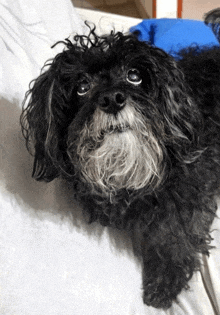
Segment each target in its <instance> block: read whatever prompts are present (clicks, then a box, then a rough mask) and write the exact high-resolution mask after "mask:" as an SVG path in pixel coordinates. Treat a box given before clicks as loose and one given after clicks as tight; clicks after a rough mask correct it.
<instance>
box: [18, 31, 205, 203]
mask: <svg viewBox="0 0 220 315" xmlns="http://www.w3.org/2000/svg"><path fill="white" fill-rule="evenodd" d="M63 43H64V44H65V50H64V51H63V52H62V53H60V54H58V55H57V56H56V57H55V58H54V60H53V61H51V62H50V63H48V64H47V66H46V68H45V69H46V70H45V71H44V72H43V73H42V74H41V75H40V76H39V77H38V78H37V79H36V80H35V81H34V83H33V85H32V87H31V89H30V91H29V92H28V94H27V97H26V101H25V103H26V104H27V106H26V107H25V108H24V111H23V113H22V117H21V122H22V128H23V133H24V136H25V137H26V140H27V143H28V146H29V142H32V144H33V149H34V156H35V162H34V169H33V176H34V177H35V178H36V179H37V180H46V181H51V180H53V179H54V178H56V177H58V176H59V175H61V174H63V175H65V176H66V177H67V178H69V179H70V180H73V181H74V180H76V179H77V181H80V182H81V183H84V184H85V186H86V187H87V189H89V190H90V192H92V193H96V194H99V195H100V194H101V195H103V196H108V197H109V196H111V195H112V194H115V193H117V191H119V190H123V189H126V190H139V189H142V188H146V189H148V190H151V191H152V190H154V189H156V188H157V187H158V186H160V183H161V182H162V181H163V180H164V178H165V177H166V176H167V172H166V168H167V165H168V164H172V163H174V162H173V161H174V160H185V161H187V162H190V159H191V160H192V159H193V158H194V155H193V152H191V151H190V148H191V144H192V142H194V141H196V131H197V130H198V123H199V119H200V118H199V113H198V111H197V108H196V106H195V104H194V103H193V101H192V99H191V98H190V96H189V90H188V87H187V86H186V85H185V83H184V75H183V74H182V72H181V71H180V69H178V66H177V64H176V62H175V60H174V59H173V58H172V57H171V56H169V55H168V54H167V53H165V52H164V51H162V50H160V49H158V48H155V47H152V46H151V45H148V44H147V43H144V42H140V41H138V40H137V38H136V37H135V36H134V35H123V34H122V33H111V34H110V35H108V36H102V37H99V36H97V35H96V34H95V32H94V30H91V31H90V34H89V35H88V36H75V38H74V42H73V43H72V42H70V41H69V40H66V41H65V42H63ZM29 147H30V146H29Z"/></svg>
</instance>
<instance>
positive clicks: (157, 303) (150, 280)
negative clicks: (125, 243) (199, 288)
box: [143, 263, 189, 309]
mask: <svg viewBox="0 0 220 315" xmlns="http://www.w3.org/2000/svg"><path fill="white" fill-rule="evenodd" d="M152 269H153V268H152ZM152 269H151V272H149V270H148V271H146V269H145V272H144V283H143V284H144V295H143V300H144V303H145V304H147V305H149V306H153V307H156V308H163V309H168V308H170V307H171V305H172V302H173V301H176V299H177V295H178V294H179V293H180V292H181V291H182V289H184V288H185V289H188V287H189V285H188V281H189V275H187V274H186V272H185V270H184V268H181V267H179V266H178V267H177V266H175V265H174V264H172V263H171V264H169V265H167V266H166V267H165V266H161V268H159V269H160V270H158V268H155V270H154V271H153V272H152Z"/></svg>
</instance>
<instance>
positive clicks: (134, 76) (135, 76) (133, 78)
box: [126, 69, 142, 85]
mask: <svg viewBox="0 0 220 315" xmlns="http://www.w3.org/2000/svg"><path fill="white" fill-rule="evenodd" d="M126 79H127V81H128V82H129V83H131V84H134V85H139V84H141V82H142V78H141V74H140V72H139V71H138V70H137V69H130V70H128V72H127V78H126Z"/></svg>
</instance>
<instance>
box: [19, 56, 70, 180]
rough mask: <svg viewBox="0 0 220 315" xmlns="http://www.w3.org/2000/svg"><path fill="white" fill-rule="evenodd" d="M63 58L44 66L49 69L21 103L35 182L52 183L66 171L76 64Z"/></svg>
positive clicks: (23, 124)
mask: <svg viewBox="0 0 220 315" xmlns="http://www.w3.org/2000/svg"><path fill="white" fill-rule="evenodd" d="M66 54H67V52H63V53H61V54H59V55H57V57H55V59H54V60H53V62H52V63H51V64H47V65H46V66H49V69H48V70H47V71H45V72H44V73H42V74H41V75H40V76H39V77H38V78H37V79H36V80H35V81H33V82H32V85H33V86H32V87H31V88H30V90H29V91H28V92H27V94H26V97H25V100H24V105H23V112H22V114H21V126H22V132H23V135H24V137H25V139H26V144H27V148H28V150H29V151H30V152H31V153H32V154H33V155H34V166H33V173H32V176H33V177H34V178H35V179H37V180H45V181H51V180H53V179H54V178H56V177H58V176H59V175H60V173H61V170H62V169H65V168H66V167H67V166H66V164H67V160H68V157H67V156H66V153H65V152H66V150H65V149H66V147H65V146H66V141H65V140H66V135H67V128H68V125H69V124H70V121H71V120H72V118H73V116H74V105H73V103H74V100H73V94H74V93H73V89H74V86H75V84H74V74H73V73H74V69H75V64H74V58H72V59H71V58H69V57H68V58H66V57H65V56H66ZM67 59H68V60H67ZM70 60H71V62H70ZM26 104H27V106H26ZM70 104H71V106H70Z"/></svg>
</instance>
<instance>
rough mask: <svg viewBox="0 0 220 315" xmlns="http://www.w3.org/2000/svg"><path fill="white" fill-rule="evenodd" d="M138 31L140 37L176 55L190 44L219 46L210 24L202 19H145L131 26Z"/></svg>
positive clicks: (132, 30)
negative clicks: (206, 23)
mask: <svg viewBox="0 0 220 315" xmlns="http://www.w3.org/2000/svg"><path fill="white" fill-rule="evenodd" d="M130 31H131V32H137V33H138V38H139V39H140V40H142V41H147V42H150V43H151V44H152V45H155V46H156V47H159V48H161V49H163V50H165V51H166V52H167V53H169V54H171V55H173V56H174V57H177V56H176V53H177V52H178V51H179V50H180V49H183V48H186V47H188V46H193V45H198V46H215V45H217V46H219V42H218V40H217V38H216V37H215V35H214V33H213V32H212V29H211V27H210V25H205V24H204V22H202V21H196V20H184V19H168V18H163V19H150V20H143V21H142V22H141V23H139V24H138V25H136V26H133V27H131V28H130Z"/></svg>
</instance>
